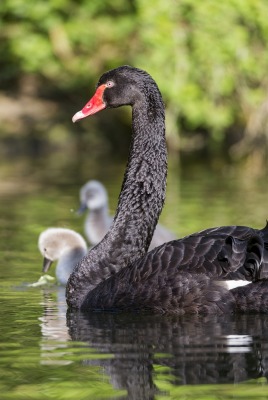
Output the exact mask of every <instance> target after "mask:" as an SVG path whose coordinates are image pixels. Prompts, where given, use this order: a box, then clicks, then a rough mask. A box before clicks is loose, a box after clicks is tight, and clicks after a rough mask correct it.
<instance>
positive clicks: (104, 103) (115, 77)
mask: <svg viewBox="0 0 268 400" xmlns="http://www.w3.org/2000/svg"><path fill="white" fill-rule="evenodd" d="M152 90H153V91H154V92H157V93H158V94H159V93H160V92H159V90H158V87H157V85H156V83H155V81H154V80H153V79H152V77H151V76H150V75H149V74H148V73H147V72H145V71H143V70H141V69H138V68H134V67H130V66H128V65H124V66H122V67H118V68H115V69H113V70H111V71H108V72H105V73H104V74H103V75H102V76H101V78H100V80H99V82H98V84H97V89H96V92H95V94H94V96H93V97H92V98H91V99H90V100H89V102H88V103H87V104H86V105H85V106H84V108H82V110H81V111H78V112H77V113H76V114H75V115H74V116H73V118H72V120H73V122H76V121H78V120H79V119H82V118H86V117H88V116H89V115H93V114H96V113H97V112H99V111H101V110H103V109H104V108H114V107H120V106H123V105H131V106H133V105H134V104H136V103H137V102H139V101H140V100H141V99H143V98H144V97H147V98H150V93H151V91H152Z"/></svg>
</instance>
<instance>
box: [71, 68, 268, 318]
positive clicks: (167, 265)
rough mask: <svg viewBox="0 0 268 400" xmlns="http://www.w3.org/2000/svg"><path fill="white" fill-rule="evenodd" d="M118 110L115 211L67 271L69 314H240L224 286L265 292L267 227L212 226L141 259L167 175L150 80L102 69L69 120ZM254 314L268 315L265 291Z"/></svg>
mask: <svg viewBox="0 0 268 400" xmlns="http://www.w3.org/2000/svg"><path fill="white" fill-rule="evenodd" d="M123 105H130V106H132V130H133V135H132V142H131V147H130V154H129V159H128V164H127V168H126V172H125V176H124V180H123V184H122V189H121V193H120V196H119V203H118V207H117V212H116V215H115V218H114V221H113V224H112V226H111V228H110V230H109V231H108V233H107V234H106V236H105V237H104V239H103V240H102V241H101V242H100V243H99V244H98V245H97V246H95V247H94V248H93V249H92V250H91V251H90V252H89V253H88V254H87V255H86V256H85V257H83V258H82V260H81V261H80V262H79V263H78V264H77V266H76V267H75V269H74V271H73V272H72V274H71V276H70V279H69V281H68V283H67V286H66V300H67V304H68V306H69V308H73V309H75V308H76V309H81V310H83V311H89V310H125V311H130V310H139V311H150V312H159V313H173V314H184V313H222V312H233V311H237V310H238V311H239V293H240V292H239V291H237V289H233V290H228V289H227V288H226V286H225V285H224V284H222V281H224V280H229V279H242V280H248V281H251V282H256V283H250V284H249V286H251V287H253V288H249V289H248V290H249V291H251V290H253V291H254V290H255V291H256V288H257V287H258V286H260V288H263V287H265V290H264V291H265V292H266V291H267V292H268V289H267V290H266V285H265V284H266V282H263V281H260V282H258V281H259V280H261V279H265V278H267V276H268V250H267V248H268V227H267V226H266V227H265V228H264V229H261V230H258V229H253V228H249V227H243V226H225V227H218V228H211V229H207V230H204V231H202V232H198V233H195V234H192V235H190V236H187V237H184V238H182V239H180V240H174V241H171V242H168V243H165V244H163V245H162V246H160V247H158V248H155V249H154V250H152V251H151V252H149V253H147V254H146V251H147V249H148V247H149V245H150V241H151V238H152V236H153V232H154V229H155V226H156V224H157V220H158V217H159V214H160V212H161V210H162V206H163V203H164V199H165V187H166V174H167V148H166V140H165V112H164V105H163V101H162V96H161V94H160V91H159V89H158V87H157V85H156V83H155V81H154V80H153V79H152V77H151V76H150V75H149V74H148V73H146V72H145V71H143V70H140V69H137V68H133V67H130V66H122V67H119V68H116V69H114V70H111V71H108V72H106V73H105V74H103V75H102V77H101V78H100V80H99V82H98V84H97V89H96V92H95V95H94V96H93V97H92V99H91V100H90V101H89V102H88V103H87V104H86V105H85V107H84V108H83V109H82V110H81V111H79V112H77V113H76V114H75V115H74V117H73V122H75V121H77V120H79V119H81V118H85V117H87V116H89V115H92V114H95V113H97V112H98V111H100V110H102V109H104V108H108V107H110V108H113V107H120V106H123ZM254 285H256V286H254ZM246 288H247V287H246ZM246 288H242V289H244V291H245V293H247V289H246ZM254 288H255V289H254ZM238 289H241V288H238ZM244 291H243V293H244ZM245 297H246V296H245ZM245 302H247V299H246V300H245ZM243 304H245V303H243ZM243 307H244V305H243ZM252 307H253V305H252ZM260 308H261V309H262V311H263V310H264V309H266V308H267V309H268V299H266V295H265V293H264V296H262V297H261V296H260V301H259V302H256V304H255V310H254V311H259V310H260Z"/></svg>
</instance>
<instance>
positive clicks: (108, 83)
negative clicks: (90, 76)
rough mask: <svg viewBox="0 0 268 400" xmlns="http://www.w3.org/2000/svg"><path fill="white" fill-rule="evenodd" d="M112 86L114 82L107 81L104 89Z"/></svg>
mask: <svg viewBox="0 0 268 400" xmlns="http://www.w3.org/2000/svg"><path fill="white" fill-rule="evenodd" d="M113 86H114V82H113V81H108V82H107V83H106V87H107V88H111V87H113Z"/></svg>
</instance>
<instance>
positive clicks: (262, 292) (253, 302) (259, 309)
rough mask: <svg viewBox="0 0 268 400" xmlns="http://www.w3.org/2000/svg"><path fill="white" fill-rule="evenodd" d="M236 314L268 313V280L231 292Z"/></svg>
mask: <svg viewBox="0 0 268 400" xmlns="http://www.w3.org/2000/svg"><path fill="white" fill-rule="evenodd" d="M230 292H231V294H232V295H233V297H234V299H235V310H234V311H235V312H236V313H265V314H267V313H268V280H266V279H265V280H262V281H258V282H254V283H250V284H249V285H247V286H241V287H237V288H235V289H232V290H230Z"/></svg>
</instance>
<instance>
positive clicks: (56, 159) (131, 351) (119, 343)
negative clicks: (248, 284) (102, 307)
mask: <svg viewBox="0 0 268 400" xmlns="http://www.w3.org/2000/svg"><path fill="white" fill-rule="evenodd" d="M123 171H124V165H123V164H122V163H119V162H116V161H112V160H107V159H105V160H104V159H101V160H94V159H92V158H86V159H85V160H84V159H81V160H75V161H74V157H72V156H69V155H68V154H67V155H66V156H64V155H63V154H62V153H54V155H51V156H48V157H45V158H43V159H40V160H29V159H28V160H24V159H20V160H18V159H16V160H10V161H5V162H3V161H2V162H1V163H0V176H1V180H0V196H1V202H0V219H1V229H0V257H1V259H0V260H1V266H0V268H1V272H0V289H1V290H0V301H1V318H0V390H1V392H0V398H1V399H73V398H77V399H98V398H99V399H112V398H113V399H115V398H117V399H217V400H218V399H236V398H237V399H264V398H267V393H268V388H267V385H266V382H267V376H268V369H267V368H268V315H267V316H266V315H261V316H260V315H257V316H236V317H235V316H231V315H225V316H223V317H221V318H218V317H217V318H216V317H210V318H204V317H184V318H171V317H165V316H153V315H146V316H140V315H124V314H120V315H117V314H108V313H106V314H101V313H100V314H98V313H94V314H90V315H83V314H81V313H67V316H66V306H65V300H64V291H63V290H62V289H61V288H59V287H57V286H56V285H52V286H49V287H42V288H30V287H28V286H27V284H28V283H31V282H35V281H36V280H38V278H39V277H40V275H41V265H42V259H41V256H40V254H39V252H38V249H37V239H38V236H39V234H40V232H41V231H42V230H43V229H45V228H47V227H48V226H62V227H69V228H73V229H75V230H77V231H79V232H80V233H83V218H81V217H80V218H79V217H77V216H76V214H75V212H74V211H75V210H76V209H77V208H78V191H79V187H80V186H81V185H82V184H83V183H85V182H86V181H87V180H88V179H92V178H94V179H99V180H101V181H102V182H103V183H104V184H105V185H106V186H107V188H108V191H109V194H110V208H111V212H114V209H115V206H116V202H117V196H118V193H119V190H120V185H121V180H122V176H123ZM267 204H268V189H267V175H266V173H264V172H263V173H259V171H255V169H254V165H249V166H244V167H243V168H239V169H238V168H235V167H234V166H232V167H231V166H227V165H224V164H221V163H216V164H215V163H211V162H210V163H208V161H207V160H205V161H204V162H203V163H197V162H196V163H192V164H191V166H183V167H181V166H180V165H179V163H178V162H177V161H174V160H171V161H170V168H169V178H168V190H167V200H166V206H165V209H164V211H163V214H162V217H161V222H162V223H163V224H164V225H166V226H168V227H169V228H170V229H172V230H173V231H174V232H176V233H177V235H178V236H182V235H185V234H188V233H190V232H193V231H196V230H199V229H204V228H206V227H209V226H216V225H225V224H241V225H252V226H255V227H262V226H263V225H264V223H265V220H266V218H267V217H268V212H267Z"/></svg>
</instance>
